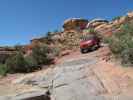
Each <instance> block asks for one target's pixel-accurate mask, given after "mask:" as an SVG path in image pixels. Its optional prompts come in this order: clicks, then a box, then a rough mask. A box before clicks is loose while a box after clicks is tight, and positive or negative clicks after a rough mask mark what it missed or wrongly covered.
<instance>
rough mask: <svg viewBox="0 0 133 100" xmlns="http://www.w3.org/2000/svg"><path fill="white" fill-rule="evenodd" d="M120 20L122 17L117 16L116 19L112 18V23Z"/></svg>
mask: <svg viewBox="0 0 133 100" xmlns="http://www.w3.org/2000/svg"><path fill="white" fill-rule="evenodd" d="M120 18H121V16H116V17H114V18H112V21H115V20H119V19H120Z"/></svg>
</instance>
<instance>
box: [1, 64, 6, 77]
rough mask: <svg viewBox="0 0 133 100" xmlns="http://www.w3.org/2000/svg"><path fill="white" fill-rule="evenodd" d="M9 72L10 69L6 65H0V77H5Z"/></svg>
mask: <svg viewBox="0 0 133 100" xmlns="http://www.w3.org/2000/svg"><path fill="white" fill-rule="evenodd" d="M7 72H8V68H7V66H6V65H5V64H0V75H2V76H5V75H6V74H7Z"/></svg>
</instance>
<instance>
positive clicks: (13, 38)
mask: <svg viewBox="0 0 133 100" xmlns="http://www.w3.org/2000/svg"><path fill="white" fill-rule="evenodd" d="M132 10H133V0H0V46H7V45H8V46H11V45H18V44H21V45H22V44H27V43H29V41H30V40H31V39H33V38H35V37H40V36H45V34H46V32H48V31H54V30H60V29H62V24H63V22H64V20H66V19H67V18H73V17H74V18H85V19H88V20H91V19H93V18H103V19H108V20H111V19H112V18H113V17H115V16H121V15H125V14H126V13H127V12H128V11H132Z"/></svg>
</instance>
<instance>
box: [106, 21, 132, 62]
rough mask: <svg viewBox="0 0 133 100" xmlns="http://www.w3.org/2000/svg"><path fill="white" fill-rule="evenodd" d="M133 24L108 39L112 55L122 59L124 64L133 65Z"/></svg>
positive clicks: (123, 26) (124, 26) (122, 27)
mask: <svg viewBox="0 0 133 100" xmlns="http://www.w3.org/2000/svg"><path fill="white" fill-rule="evenodd" d="M132 26H133V24H132V23H127V24H124V25H122V26H121V31H120V32H117V33H115V34H113V35H112V36H111V37H110V38H108V41H106V42H108V43H109V47H110V49H111V51H112V53H113V54H114V55H115V56H117V57H120V58H121V59H122V64H133V27H132Z"/></svg>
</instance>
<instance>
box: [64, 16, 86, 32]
mask: <svg viewBox="0 0 133 100" xmlns="http://www.w3.org/2000/svg"><path fill="white" fill-rule="evenodd" d="M87 24H88V20H86V19H82V18H72V19H67V20H65V21H64V24H63V28H64V30H65V31H69V30H80V29H84V28H85V27H86V25H87Z"/></svg>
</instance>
